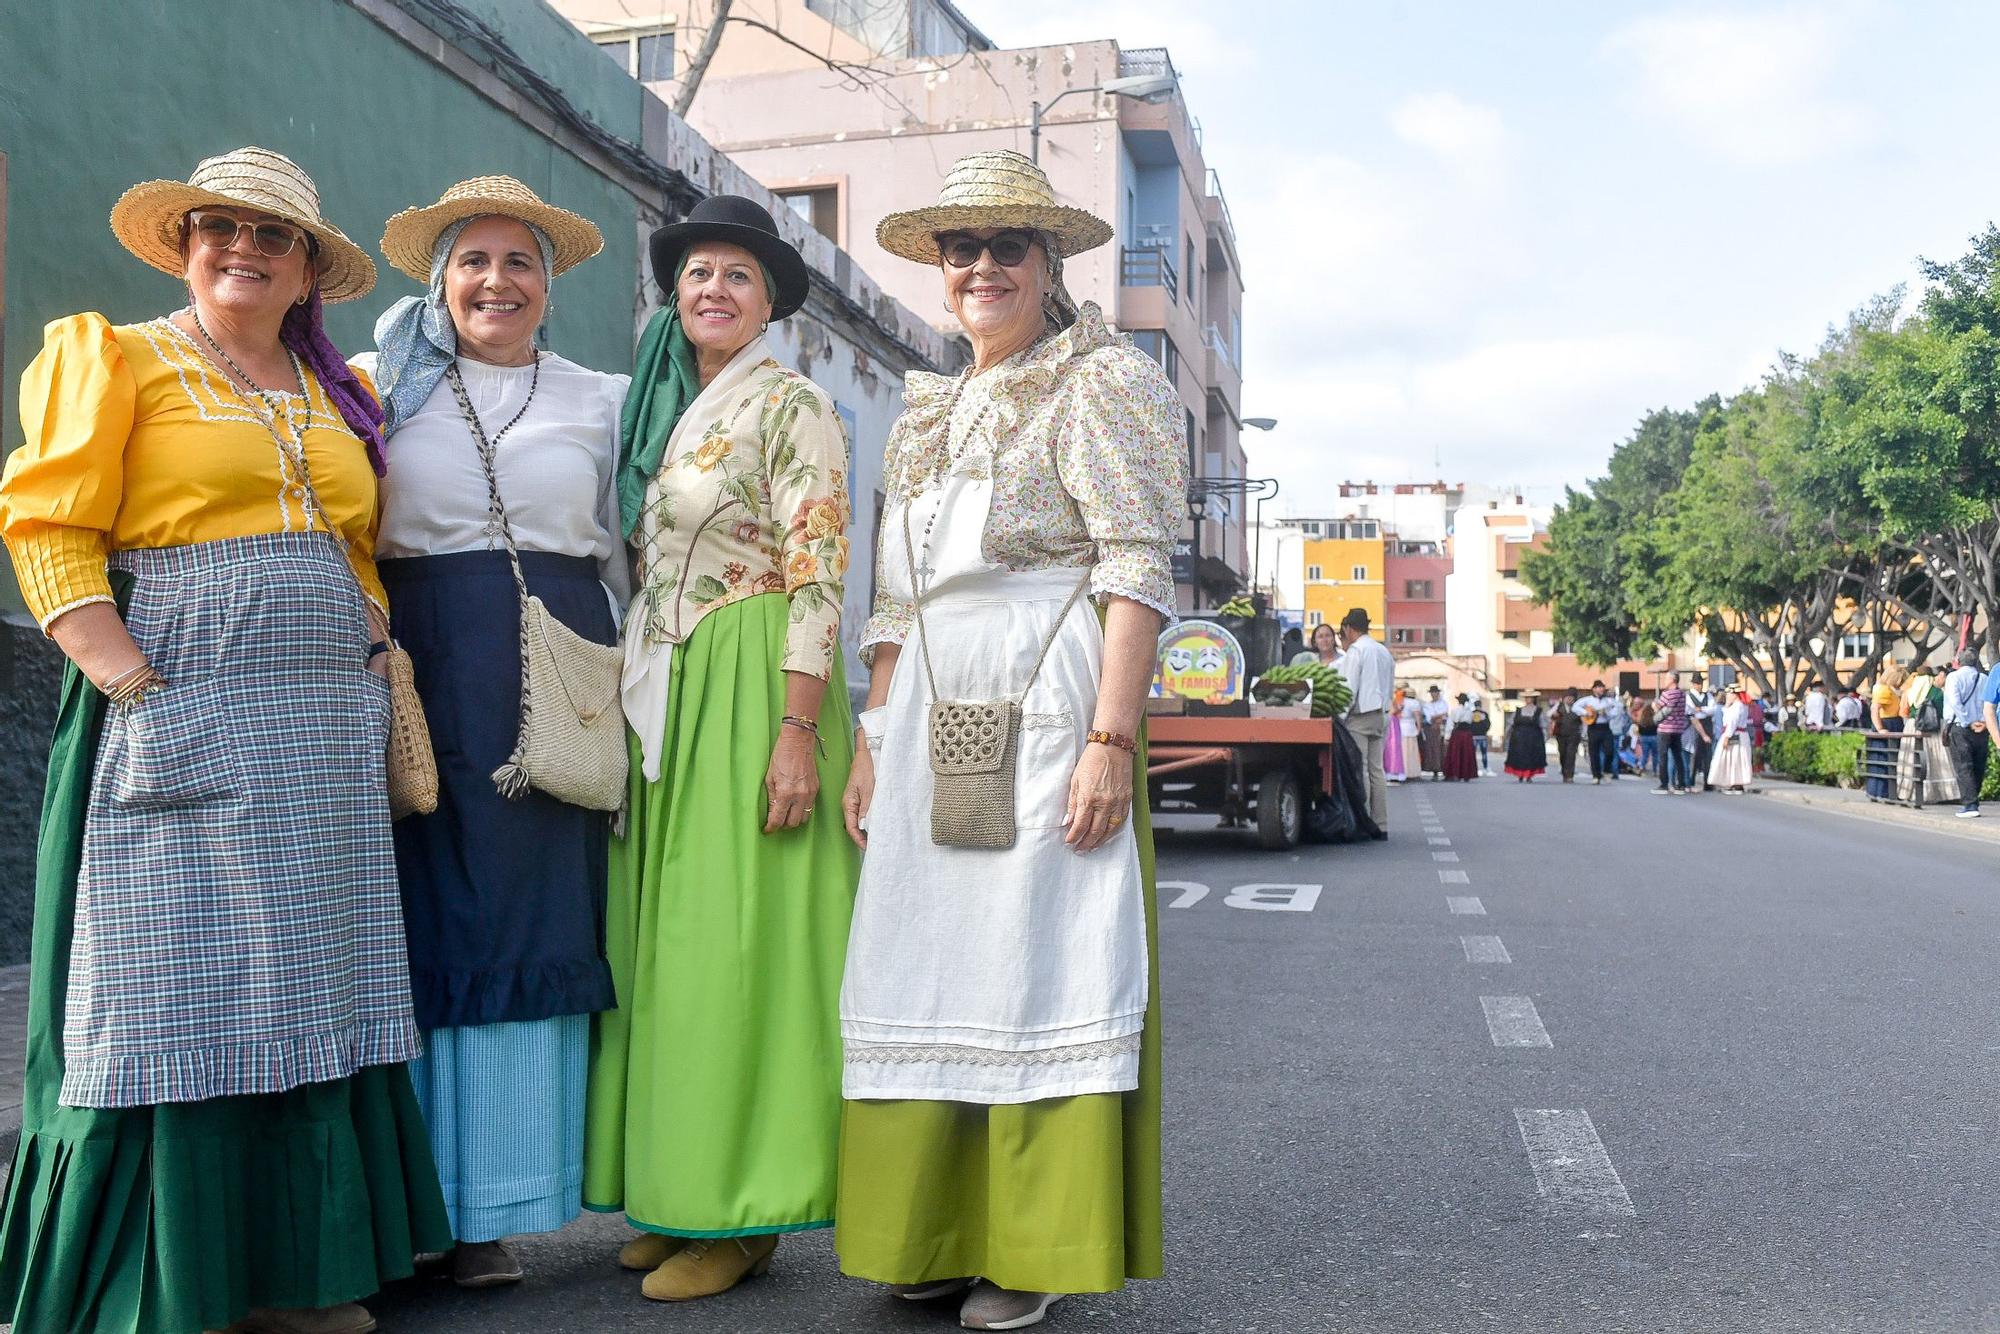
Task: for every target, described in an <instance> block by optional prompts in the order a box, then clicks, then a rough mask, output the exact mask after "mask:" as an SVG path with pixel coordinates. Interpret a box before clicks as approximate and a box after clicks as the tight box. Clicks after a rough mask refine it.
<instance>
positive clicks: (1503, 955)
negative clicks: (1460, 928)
mask: <svg viewBox="0 0 2000 1334" xmlns="http://www.w3.org/2000/svg"><path fill="white" fill-rule="evenodd" d="M1458 943H1459V944H1460V945H1463V946H1464V947H1465V961H1466V962H1467V963H1512V962H1514V956H1513V955H1511V954H1509V953H1507V947H1506V946H1505V945H1503V944H1501V943H1500V937H1498V936H1460V937H1459V938H1458Z"/></svg>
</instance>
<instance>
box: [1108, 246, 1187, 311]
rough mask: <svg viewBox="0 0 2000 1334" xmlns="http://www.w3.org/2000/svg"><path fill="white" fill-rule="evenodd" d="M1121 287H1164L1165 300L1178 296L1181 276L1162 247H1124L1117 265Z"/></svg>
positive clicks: (1175, 298)
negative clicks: (1165, 290)
mask: <svg viewBox="0 0 2000 1334" xmlns="http://www.w3.org/2000/svg"><path fill="white" fill-rule="evenodd" d="M1118 283H1119V285H1120V286H1121V287H1164V288H1166V289H1167V300H1169V301H1175V300H1178V299H1179V298H1180V290H1181V276H1180V273H1179V271H1178V270H1176V269H1175V268H1174V261H1173V260H1172V259H1171V258H1170V257H1169V256H1168V254H1167V252H1166V249H1165V248H1164V247H1160V248H1157V249H1156V248H1154V247H1151V246H1142V247H1139V248H1138V249H1134V248H1132V247H1131V246H1127V247H1125V249H1124V251H1123V253H1122V254H1121V256H1120V260H1119V266H1118Z"/></svg>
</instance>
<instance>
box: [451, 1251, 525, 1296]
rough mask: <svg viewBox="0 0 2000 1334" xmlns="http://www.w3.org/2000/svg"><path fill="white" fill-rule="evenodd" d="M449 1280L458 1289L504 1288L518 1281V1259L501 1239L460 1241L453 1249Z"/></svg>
mask: <svg viewBox="0 0 2000 1334" xmlns="http://www.w3.org/2000/svg"><path fill="white" fill-rule="evenodd" d="M451 1281H452V1282H453V1283H456V1284H457V1285H458V1286H459V1287H461V1288H504V1287H506V1286H507V1285H508V1284H509V1283H519V1282H520V1281H521V1262H520V1261H519V1260H517V1259H515V1258H514V1253H513V1252H512V1251H510V1250H508V1249H507V1248H506V1246H504V1245H502V1244H501V1243H500V1242H497V1241H476V1242H463V1241H462V1242H460V1243H459V1244H458V1245H457V1246H455V1247H453V1248H452V1252H451Z"/></svg>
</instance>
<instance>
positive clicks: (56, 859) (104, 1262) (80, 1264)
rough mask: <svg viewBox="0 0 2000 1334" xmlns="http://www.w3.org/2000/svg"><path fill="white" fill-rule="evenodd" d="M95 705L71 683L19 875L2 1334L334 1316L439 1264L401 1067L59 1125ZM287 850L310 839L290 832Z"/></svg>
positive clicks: (0, 1227)
mask: <svg viewBox="0 0 2000 1334" xmlns="http://www.w3.org/2000/svg"><path fill="white" fill-rule="evenodd" d="M104 708H105V701H104V697H103V696H102V695H101V694H99V693H98V692H97V691H96V690H95V689H93V688H92V687H91V686H90V684H89V683H88V682H87V681H86V680H85V679H84V677H83V674H82V673H80V672H79V671H77V670H76V668H75V667H73V666H72V667H70V668H69V669H68V671H67V673H66V674H65V676H64V678H63V692H62V705H61V710H60V712H59V714H58V715H57V720H56V734H55V743H54V745H53V747H52V748H51V751H50V755H49V780H48V790H47V794H46V796H45V797H44V799H43V803H42V825H41V840H40V845H39V850H38V852H39V855H38V861H37V864H36V871H35V926H34V939H33V946H32V950H33V953H32V962H31V965H30V969H29V1003H28V1062H27V1093H26V1098H25V1100H24V1101H25V1105H24V1107H23V1108H22V1113H23V1121H22V1130H21V1145H20V1148H19V1149H18V1150H17V1151H16V1153H15V1157H14V1174H13V1177H12V1179H11V1181H10V1182H9V1183H8V1188H7V1196H6V1204H5V1210H4V1212H0V1323H5V1322H6V1321H9V1320H11V1321H12V1322H13V1325H14V1331H15V1334H86V1332H88V1334H128V1332H129V1334H199V1331H201V1330H204V1329H221V1328H223V1327H224V1326H226V1325H229V1324H231V1323H233V1322H234V1321H236V1320H238V1319H240V1318H242V1316H243V1315H244V1313H245V1312H247V1311H248V1310H249V1309H250V1308H251V1307H253V1306H273V1307H318V1306H330V1305H333V1304H335V1303H337V1302H344V1301H352V1300H354V1299H356V1298H358V1297H365V1296H367V1295H368V1294H369V1293H372V1292H375V1291H376V1290H377V1289H379V1288H380V1287H381V1286H382V1285H383V1283H384V1282H386V1281H388V1280H391V1279H395V1278H401V1277H404V1276H407V1275H408V1274H409V1273H410V1272H411V1267H412V1266H411V1262H412V1259H413V1257H414V1256H415V1254H416V1253H417V1252H419V1251H439V1250H444V1249H447V1248H448V1247H449V1246H450V1245H451V1226H450V1223H449V1222H448V1221H447V1219H446V1216H445V1210H444V1200H443V1198H442V1196H441V1195H440V1194H439V1191H438V1183H437V1169H436V1168H435V1166H433V1164H432V1162H431V1154H430V1143H429V1140H428V1138H427V1137H426V1136H425V1133H424V1123H423V1115H422V1113H421V1112H420V1111H419V1110H418V1107H417V1101H416V1096H415V1094H414V1093H413V1092H412V1090H411V1087H410V1076H409V1072H408V1070H407V1068H406V1067H404V1066H400V1065H388V1066H371V1067H368V1068H366V1069H364V1070H362V1071H360V1072H359V1073H357V1074H355V1075H354V1076H353V1077H352V1078H350V1079H343V1080H334V1081H331V1082H328V1083H323V1084H311V1085H307V1086H305V1087H302V1088H297V1089H293V1090H292V1091H291V1092H289V1093H278V1094H266V1095H258V1096H251V1097H238V1098H217V1099H213V1100H211V1101H207V1102H193V1103H165V1104H161V1105H159V1106H154V1107H133V1108H124V1109H115V1110H107V1109H96V1108H77V1107H64V1106H61V1105H59V1104H58V1103H57V1101H56V1094H57V1091H58V1090H59V1089H60V1087H61V1085H62V1075H63V1067H62V1060H63V1057H62V1030H63V1001H64V995H65V992H66V989H67V987H68V985H69V951H70V937H71V927H72V923H73V920H74V916H75V910H76V879H77V869H78V863H79V860H80V859H81V857H82V852H83V827H84V815H85V809H86V806H87V804H88V798H89V794H90V776H91V768H92V765H93V763H94V761H95V758H96V753H97V739H98V733H99V729H100V726H101V724H102V722H103V717H104ZM300 834H301V837H305V836H308V831H304V830H301V831H300Z"/></svg>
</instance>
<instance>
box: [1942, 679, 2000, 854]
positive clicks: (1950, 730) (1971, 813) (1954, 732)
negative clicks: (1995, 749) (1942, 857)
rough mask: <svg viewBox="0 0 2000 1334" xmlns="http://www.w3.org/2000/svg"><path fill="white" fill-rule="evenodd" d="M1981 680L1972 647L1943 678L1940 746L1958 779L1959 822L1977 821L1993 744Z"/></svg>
mask: <svg viewBox="0 0 2000 1334" xmlns="http://www.w3.org/2000/svg"><path fill="white" fill-rule="evenodd" d="M1983 680H1984V674H1983V673H1981V671H1980V670H1979V650H1978V649H1974V648H1969V649H1967V650H1965V652H1963V653H1961V654H1959V655H1958V670H1957V671H1955V672H1953V673H1952V674H1951V675H1950V676H1947V677H1946V678H1945V679H1944V744H1945V751H1946V752H1947V753H1948V754H1949V755H1950V756H1951V768H1952V774H1953V776H1954V777H1956V778H1957V779H1958V818H1959V819H1961V820H1976V819H1978V818H1979V789H1980V788H1981V787H1983V786H1984V785H1985V783H1986V761H1987V757H1988V748H1989V747H1990V746H1991V745H1992V743H1993V738H1992V737H1991V736H1990V735H1988V732H1987V728H1986V718H1985V707H1984V706H1983V705H1982V704H1981V703H1980V699H1979V692H1980V687H1981V685H1982V683H1983Z"/></svg>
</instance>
